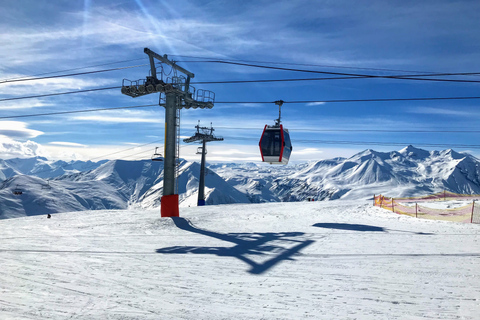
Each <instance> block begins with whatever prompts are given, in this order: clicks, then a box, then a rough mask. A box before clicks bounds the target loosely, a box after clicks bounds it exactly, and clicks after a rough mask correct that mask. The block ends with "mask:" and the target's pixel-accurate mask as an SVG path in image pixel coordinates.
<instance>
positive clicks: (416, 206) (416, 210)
mask: <svg viewBox="0 0 480 320" xmlns="http://www.w3.org/2000/svg"><path fill="white" fill-rule="evenodd" d="M417 212H418V204H417V203H416V202H415V218H417Z"/></svg>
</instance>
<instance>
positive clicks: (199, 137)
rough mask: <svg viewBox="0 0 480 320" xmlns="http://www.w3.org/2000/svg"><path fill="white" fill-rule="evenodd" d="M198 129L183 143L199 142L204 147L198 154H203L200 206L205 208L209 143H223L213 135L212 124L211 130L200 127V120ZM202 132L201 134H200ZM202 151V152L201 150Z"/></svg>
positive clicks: (199, 186) (199, 185)
mask: <svg viewBox="0 0 480 320" xmlns="http://www.w3.org/2000/svg"><path fill="white" fill-rule="evenodd" d="M195 128H197V132H196V133H195V135H194V136H191V137H190V138H187V139H183V142H186V143H191V142H197V141H200V142H201V143H202V146H201V147H199V148H198V151H201V152H198V151H197V154H198V153H201V155H202V162H201V164H200V181H199V182H198V202H197V205H198V206H204V205H205V155H206V154H207V142H210V141H223V138H222V137H215V136H214V135H213V131H214V130H215V129H213V127H212V124H211V123H210V128H207V127H200V120H199V121H198V124H197V125H196V126H195ZM200 131H201V132H200ZM200 149H201V150H200Z"/></svg>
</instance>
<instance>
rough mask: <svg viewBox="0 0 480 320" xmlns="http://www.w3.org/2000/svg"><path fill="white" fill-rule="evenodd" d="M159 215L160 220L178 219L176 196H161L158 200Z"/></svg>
mask: <svg viewBox="0 0 480 320" xmlns="http://www.w3.org/2000/svg"><path fill="white" fill-rule="evenodd" d="M160 213H161V214H162V218H166V217H179V216H180V215H179V211H178V194H172V195H168V196H163V197H162V198H161V199H160Z"/></svg>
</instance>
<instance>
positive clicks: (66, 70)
mask: <svg viewBox="0 0 480 320" xmlns="http://www.w3.org/2000/svg"><path fill="white" fill-rule="evenodd" d="M144 59H145V58H137V59H129V60H121V61H115V62H109V63H102V64H96V65H92V66H86V67H78V68H71V69H64V70H57V71H50V72H43V73H37V74H34V75H30V76H24V77H19V78H10V79H2V80H0V83H1V82H4V81H10V80H20V79H28V78H33V77H39V76H43V75H46V74H54V73H59V72H68V71H75V70H83V69H90V68H96V67H103V66H108V65H112V64H117V63H123V62H132V61H138V60H144Z"/></svg>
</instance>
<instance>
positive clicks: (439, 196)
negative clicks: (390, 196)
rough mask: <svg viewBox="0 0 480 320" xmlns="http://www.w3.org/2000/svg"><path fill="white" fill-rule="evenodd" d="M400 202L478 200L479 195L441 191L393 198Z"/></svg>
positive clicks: (479, 198)
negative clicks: (418, 195)
mask: <svg viewBox="0 0 480 320" xmlns="http://www.w3.org/2000/svg"><path fill="white" fill-rule="evenodd" d="M395 200H397V201H401V202H424V201H442V200H443V201H446V200H480V194H461V193H454V192H450V191H446V190H444V191H441V192H437V193H433V194H429V195H426V196H420V197H407V198H395Z"/></svg>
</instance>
